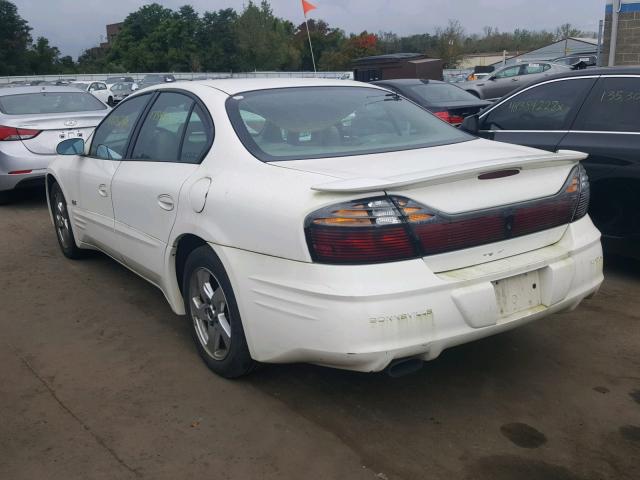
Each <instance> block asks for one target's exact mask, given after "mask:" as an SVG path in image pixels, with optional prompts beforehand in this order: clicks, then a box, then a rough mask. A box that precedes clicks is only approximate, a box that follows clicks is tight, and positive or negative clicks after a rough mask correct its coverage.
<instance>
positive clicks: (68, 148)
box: [56, 138, 84, 155]
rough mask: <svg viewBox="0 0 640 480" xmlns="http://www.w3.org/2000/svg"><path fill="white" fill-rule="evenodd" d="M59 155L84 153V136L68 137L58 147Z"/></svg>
mask: <svg viewBox="0 0 640 480" xmlns="http://www.w3.org/2000/svg"><path fill="white" fill-rule="evenodd" d="M56 153H57V154H58V155H84V140H83V139H82V138H67V139H66V140H63V141H61V142H60V143H59V144H58V146H57V147H56Z"/></svg>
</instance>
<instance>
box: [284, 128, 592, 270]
mask: <svg viewBox="0 0 640 480" xmlns="http://www.w3.org/2000/svg"><path fill="white" fill-rule="evenodd" d="M585 157H586V155H585V154H582V153H580V152H568V151H564V152H558V153H548V152H541V151H539V150H534V149H530V148H527V147H520V146H512V145H503V144H499V143H497V142H489V141H485V140H474V141H472V142H464V143H459V144H454V145H447V146H442V147H433V148H429V149H421V150H411V151H404V152H394V153H387V154H379V155H367V156H358V157H350V158H348V159H345V158H342V159H336V158H333V159H322V160H302V161H288V162H278V163H277V165H278V166H282V167H285V168H294V169H297V170H305V171H309V172H313V173H321V174H324V175H328V176H331V177H333V178H334V180H332V181H329V182H326V183H321V184H317V185H314V186H313V187H312V189H314V190H316V191H318V192H333V193H343V194H345V195H349V196H350V197H352V198H365V197H366V196H367V194H372V193H373V192H375V193H379V192H381V191H383V192H385V193H387V194H389V195H393V196H397V197H404V198H408V199H410V200H413V201H415V202H418V203H419V204H421V205H424V206H426V207H428V208H429V209H430V210H432V211H435V212H440V213H441V214H442V215H443V216H446V217H448V218H460V217H462V216H465V215H469V214H473V212H484V211H495V210H498V211H501V210H506V209H512V208H513V206H514V205H521V204H525V203H527V202H535V201H537V200H538V199H544V198H547V197H552V196H554V195H556V194H557V193H558V192H559V191H561V190H562V188H563V185H564V184H565V182H566V181H567V179H568V177H569V174H570V173H571V171H572V169H573V168H574V167H575V165H576V163H577V162H578V161H579V160H582V159H584V158H585ZM540 212H541V213H540V215H545V214H546V213H545V210H544V209H542V210H541V211H540ZM480 217H481V218H480V219H479V220H478V221H477V222H476V223H475V224H472V225H475V228H476V229H477V230H478V237H482V233H483V231H482V229H483V228H485V227H483V225H484V220H483V219H482V215H480ZM487 218H489V215H487ZM493 221H494V223H495V222H499V221H502V220H495V218H494V219H493ZM528 221H529V220H528ZM541 225H544V222H542V223H541ZM567 225H568V222H566V223H564V224H563V225H554V226H553V228H541V229H540V231H535V230H534V231H531V232H529V233H528V234H527V235H526V238H524V237H517V238H505V239H502V238H500V241H492V242H490V243H491V244H492V246H491V247H489V246H488V244H487V242H484V243H483V242H482V240H479V241H478V242H479V243H478V244H477V245H470V246H469V245H466V246H465V247H464V248H462V249H461V250H455V251H449V252H443V253H437V254H433V255H429V257H425V261H427V263H429V264H430V265H431V266H432V268H433V269H434V271H446V270H451V269H456V268H462V267H466V266H471V265H477V264H481V263H484V262H488V261H491V260H496V259H499V258H504V257H507V256H511V255H516V254H519V253H523V252H526V251H532V250H535V249H538V248H542V247H545V246H547V245H550V244H553V243H555V242H557V241H558V240H559V239H560V238H561V237H562V235H563V233H564V232H565V230H566V227H567ZM498 228H501V227H498ZM470 233H471V234H473V231H472V232H468V231H467V232H464V235H469V234H470ZM456 235H457V234H456ZM451 241H452V242H453V241H454V239H452V240H451ZM461 252H464V254H463V255H461Z"/></svg>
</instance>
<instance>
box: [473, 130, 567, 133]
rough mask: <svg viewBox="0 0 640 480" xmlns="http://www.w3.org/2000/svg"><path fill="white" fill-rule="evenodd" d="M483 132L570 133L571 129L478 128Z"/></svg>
mask: <svg viewBox="0 0 640 480" xmlns="http://www.w3.org/2000/svg"><path fill="white" fill-rule="evenodd" d="M478 131H479V132H483V133H569V132H570V131H571V130H478Z"/></svg>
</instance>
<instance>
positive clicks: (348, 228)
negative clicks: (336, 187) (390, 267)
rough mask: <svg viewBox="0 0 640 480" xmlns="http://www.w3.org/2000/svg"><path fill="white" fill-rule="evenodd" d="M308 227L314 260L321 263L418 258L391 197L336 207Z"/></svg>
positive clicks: (313, 218)
mask: <svg viewBox="0 0 640 480" xmlns="http://www.w3.org/2000/svg"><path fill="white" fill-rule="evenodd" d="M305 223H306V225H305V232H306V236H307V242H308V244H309V249H310V252H311V256H312V257H313V260H314V261H317V262H320V263H340V264H361V263H378V262H391V261H395V260H404V259H408V258H415V257H417V256H418V252H417V250H416V246H415V244H414V242H413V241H412V239H411V236H410V234H409V231H408V229H407V226H406V224H405V222H404V221H403V219H402V216H401V214H400V212H399V211H398V209H397V207H396V206H395V205H394V203H393V201H392V199H391V198H389V197H376V198H368V199H363V200H356V201H352V202H346V203H341V204H338V205H332V206H331V207H327V208H323V209H322V210H318V211H316V212H314V213H312V214H311V215H309V216H308V217H307V219H306V222H305Z"/></svg>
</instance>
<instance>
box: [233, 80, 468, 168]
mask: <svg viewBox="0 0 640 480" xmlns="http://www.w3.org/2000/svg"><path fill="white" fill-rule="evenodd" d="M314 87H321V88H369V89H371V90H378V91H382V92H388V91H389V90H388V89H386V88H381V86H380V87H378V86H375V87H372V86H367V85H362V86H359V85H358V86H352V85H313V86H311V85H309V86H307V85H304V86H302V85H299V86H290V87H278V88H258V89H254V90H245V91H242V92H236V93H233V94H229V97H228V98H227V100H226V101H225V110H226V112H227V117H228V118H229V122H230V123H231V126H232V127H233V131H234V132H235V133H236V136H237V137H238V139H239V140H240V143H241V144H242V145H243V146H244V148H245V150H246V151H247V152H249V153H250V154H251V155H252V156H254V157H255V158H256V159H258V160H260V161H261V162H263V163H272V162H292V161H298V160H318V159H324V158H342V157H358V156H362V155H376V154H385V153H393V152H405V151H409V150H423V149H425V148H432V147H442V146H446V145H456V144H458V143H464V142H469V141H472V140H476V139H477V137H476V136H474V135H471V134H468V133H466V132H463V131H460V132H461V133H463V134H464V135H466V137H467V138H464V137H463V138H461V139H460V140H458V141H451V142H434V143H432V144H422V145H415V146H408V147H404V148H398V147H388V148H377V149H373V150H365V151H359V152H345V153H336V154H333V153H332V154H329V155H327V154H313V155H299V156H297V155H296V156H282V157H276V156H273V155H270V154H268V153H267V152H265V151H264V150H262V149H261V148H260V147H259V146H258V144H257V143H256V142H255V140H253V138H251V134H250V133H249V131H248V130H247V129H246V128H244V127H243V126H242V124H243V121H242V118H241V116H240V110H239V109H234V108H233V105H232V104H233V103H234V102H237V100H235V98H234V97H238V96H243V95H246V94H248V93H255V92H268V91H277V90H292V89H298V88H314ZM401 97H402V99H403V100H405V101H408V102H409V103H411V104H413V105H415V106H417V107H418V108H420V109H422V110H424V111H425V113H426V114H428V115H433V114H432V113H431V112H430V111H429V110H427V109H426V108H425V107H423V106H422V105H420V104H418V103H416V102H415V101H413V100H411V99H408V98H406V97H404V96H402V95H401ZM452 128H454V127H452Z"/></svg>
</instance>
